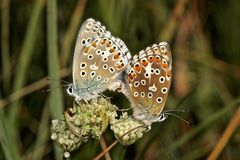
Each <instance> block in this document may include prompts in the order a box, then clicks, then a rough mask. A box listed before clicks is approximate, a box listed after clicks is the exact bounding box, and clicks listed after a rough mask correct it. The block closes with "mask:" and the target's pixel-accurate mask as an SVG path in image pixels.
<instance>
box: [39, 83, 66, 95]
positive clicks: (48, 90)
mask: <svg viewBox="0 0 240 160" xmlns="http://www.w3.org/2000/svg"><path fill="white" fill-rule="evenodd" d="M61 86H62V87H67V86H68V85H66V84H63V85H61ZM56 88H59V86H55V87H51V88H48V89H45V90H42V93H45V92H50V91H51V90H52V89H56Z"/></svg>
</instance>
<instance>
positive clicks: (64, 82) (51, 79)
mask: <svg viewBox="0 0 240 160" xmlns="http://www.w3.org/2000/svg"><path fill="white" fill-rule="evenodd" d="M47 80H49V81H58V82H61V83H63V84H65V85H66V84H67V85H69V84H70V83H69V82H67V81H65V80H62V79H60V80H59V79H54V78H49V77H47Z"/></svg>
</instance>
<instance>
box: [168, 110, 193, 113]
mask: <svg viewBox="0 0 240 160" xmlns="http://www.w3.org/2000/svg"><path fill="white" fill-rule="evenodd" d="M170 112H183V113H186V112H190V111H189V110H184V109H174V110H171V109H168V110H164V113H170Z"/></svg>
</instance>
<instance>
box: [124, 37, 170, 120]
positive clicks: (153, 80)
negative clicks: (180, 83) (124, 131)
mask: <svg viewBox="0 0 240 160" xmlns="http://www.w3.org/2000/svg"><path fill="white" fill-rule="evenodd" d="M171 70H172V56H171V51H170V47H169V46H168V44H167V43H166V42H161V43H160V44H158V45H156V44H154V45H152V46H151V47H147V48H146V49H145V50H142V51H140V52H139V54H137V55H135V56H134V57H133V59H132V62H131V64H130V67H129V68H128V70H127V73H128V74H127V75H126V79H127V80H126V81H127V83H126V85H127V90H128V91H126V92H127V95H128V97H129V98H130V101H131V105H132V106H133V116H134V117H135V118H136V119H139V120H142V121H143V122H145V123H146V124H151V123H152V122H156V121H163V120H164V119H165V118H166V116H165V115H164V114H163V112H162V111H163V108H164V105H165V103H166V100H167V96H168V92H169V88H170V85H171V79H172V78H171Z"/></svg>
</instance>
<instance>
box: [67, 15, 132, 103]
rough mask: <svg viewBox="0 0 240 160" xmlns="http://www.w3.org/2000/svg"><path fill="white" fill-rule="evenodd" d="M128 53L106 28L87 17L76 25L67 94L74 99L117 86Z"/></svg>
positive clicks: (94, 95) (77, 99)
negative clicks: (69, 83) (78, 29)
mask: <svg viewBox="0 0 240 160" xmlns="http://www.w3.org/2000/svg"><path fill="white" fill-rule="evenodd" d="M130 58H131V55H130V53H129V51H128V48H127V47H126V45H125V44H124V42H123V41H122V40H121V39H119V38H115V37H113V36H112V35H111V33H110V32H109V31H107V30H106V27H105V26H103V25H101V23H100V22H98V21H95V20H94V19H88V20H86V22H85V23H83V25H82V26H81V28H80V31H79V34H78V38H77V42H76V47H75V51H74V58H73V72H72V74H73V84H72V85H70V86H69V88H68V90H67V91H68V93H69V94H70V95H72V96H74V97H75V100H76V101H77V102H78V101H80V100H82V99H84V100H90V99H92V98H94V97H96V96H98V94H99V93H100V92H102V91H104V90H105V89H112V90H115V89H117V88H119V87H120V85H121V80H120V79H121V74H122V71H123V70H124V69H126V66H127V65H128V64H129V59H130Z"/></svg>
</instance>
